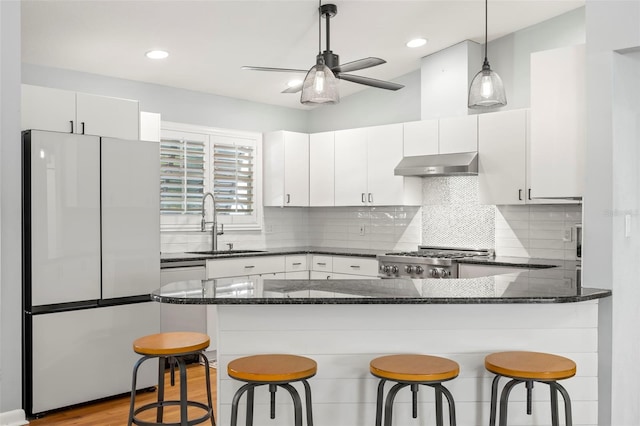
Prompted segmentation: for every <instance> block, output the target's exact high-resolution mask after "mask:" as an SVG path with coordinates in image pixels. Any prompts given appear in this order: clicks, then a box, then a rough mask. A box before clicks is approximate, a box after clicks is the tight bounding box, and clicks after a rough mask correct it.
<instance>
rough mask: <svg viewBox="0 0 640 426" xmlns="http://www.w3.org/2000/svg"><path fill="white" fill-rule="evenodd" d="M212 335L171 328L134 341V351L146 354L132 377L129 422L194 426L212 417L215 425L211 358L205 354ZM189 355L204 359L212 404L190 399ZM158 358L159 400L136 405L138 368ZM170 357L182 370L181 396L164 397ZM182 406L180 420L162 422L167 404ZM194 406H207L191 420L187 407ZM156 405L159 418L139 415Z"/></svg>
mask: <svg viewBox="0 0 640 426" xmlns="http://www.w3.org/2000/svg"><path fill="white" fill-rule="evenodd" d="M209 342H210V341H209V336H207V335H206V334H202V333H193V332H171V333H158V334H151V335H148V336H144V337H140V338H139V339H136V340H135V341H134V342H133V350H134V352H136V353H138V354H140V355H143V356H142V358H140V359H139V360H138V361H137V362H136V364H135V366H134V367H133V379H132V384H131V406H130V408H129V422H128V425H129V426H131V425H132V424H136V425H141V426H151V425H169V426H192V425H197V424H200V423H202V422H205V421H206V420H209V419H210V420H211V425H212V426H215V424H216V423H215V419H214V417H213V400H212V398H211V379H210V378H209V360H208V359H207V357H206V355H205V354H204V350H205V349H206V348H207V347H208V346H209ZM190 355H198V356H199V357H200V359H201V361H202V362H203V363H204V369H205V380H206V386H207V399H208V402H209V404H208V405H206V404H203V403H201V402H198V401H189V400H188V399H187V367H186V363H185V361H184V357H186V356H190ZM152 358H158V400H157V401H156V402H152V403H149V404H145V405H143V406H141V407H139V408H137V409H134V408H135V399H136V381H137V376H138V368H140V366H141V365H142V363H144V362H145V361H146V360H148V359H152ZM167 361H169V362H171V363H176V364H177V365H178V369H179V371H180V399H179V400H169V401H165V400H164V374H165V368H166V363H167ZM175 405H177V406H179V407H180V422H178V423H163V416H164V407H167V406H175ZM188 407H195V408H196V409H199V410H204V414H202V415H201V416H200V417H198V418H195V419H192V420H189V418H188V415H187V408H188ZM154 408H155V409H156V422H148V421H144V420H141V419H139V418H138V415H139V414H140V413H142V412H145V411H147V410H151V409H154Z"/></svg>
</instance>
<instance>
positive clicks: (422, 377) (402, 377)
mask: <svg viewBox="0 0 640 426" xmlns="http://www.w3.org/2000/svg"><path fill="white" fill-rule="evenodd" d="M369 370H370V371H371V374H373V375H374V376H376V377H380V378H381V379H387V380H393V381H399V382H444V381H446V380H451V379H454V378H456V377H457V376H458V374H459V373H460V366H459V365H458V363H457V362H455V361H452V360H450V359H447V358H440V357H437V356H431V355H410V354H406V355H405V354H400V355H388V356H383V357H379V358H376V359H374V360H372V361H371V363H370V364H369Z"/></svg>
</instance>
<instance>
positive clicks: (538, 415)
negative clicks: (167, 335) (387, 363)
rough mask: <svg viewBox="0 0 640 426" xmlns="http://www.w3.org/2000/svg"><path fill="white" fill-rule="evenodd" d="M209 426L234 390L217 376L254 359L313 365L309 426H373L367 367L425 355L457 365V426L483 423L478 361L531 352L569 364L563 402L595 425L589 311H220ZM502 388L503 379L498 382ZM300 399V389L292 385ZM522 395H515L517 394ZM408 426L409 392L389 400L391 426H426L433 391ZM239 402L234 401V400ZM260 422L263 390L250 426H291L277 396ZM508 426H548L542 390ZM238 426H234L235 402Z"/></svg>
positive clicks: (502, 307)
mask: <svg viewBox="0 0 640 426" xmlns="http://www.w3.org/2000/svg"><path fill="white" fill-rule="evenodd" d="M218 318H219V322H218V368H219V374H218V406H219V411H218V421H219V424H227V423H228V421H229V417H230V412H231V404H230V403H231V399H232V397H233V393H234V392H235V390H236V389H237V388H238V387H239V386H240V384H241V383H240V382H237V381H235V380H232V379H230V378H229V377H228V376H227V374H226V366H227V364H228V362H229V361H231V360H232V359H234V358H236V357H240V356H245V355H253V354H257V353H295V354H300V355H304V356H308V357H310V358H313V359H315V360H316V361H317V362H318V374H317V375H316V376H315V377H313V378H312V379H311V380H310V384H311V388H312V392H313V410H314V423H315V424H318V425H322V424H327V425H328V424H330V425H332V426H360V425H362V426H365V425H372V424H374V422H375V398H376V387H377V379H375V378H374V377H373V376H371V374H370V373H369V361H370V360H371V359H373V358H375V357H376V356H380V355H385V354H390V353H429V354H433V355H438V356H445V357H449V358H451V359H454V360H456V361H457V362H458V363H459V364H460V368H461V372H460V376H459V377H458V378H456V379H454V380H452V381H450V382H448V384H447V386H448V387H449V389H450V390H451V391H452V393H453V395H454V399H455V400H456V408H457V418H458V425H459V426H465V425H469V426H472V425H483V424H487V423H488V416H489V400H490V390H491V380H492V375H491V374H490V373H488V372H486V371H485V369H484V356H485V355H486V354H488V353H490V352H494V351H501V350H535V351H543V352H551V353H556V354H559V355H564V356H567V357H570V358H571V359H573V360H574V361H576V363H577V365H578V374H577V375H576V377H574V378H572V379H568V380H565V381H563V384H564V385H565V387H566V388H567V390H568V391H569V393H570V395H571V397H572V406H573V411H574V425H576V426H577V425H595V424H597V402H598V398H597V380H598V379H597V362H598V356H597V340H598V335H597V319H598V304H597V302H596V301H591V302H582V303H567V304H491V305H244V306H243V305H220V306H218ZM503 382H506V379H503ZM296 386H297V387H298V388H299V389H300V390H301V389H302V388H301V386H298V385H296ZM521 387H522V389H520V388H521ZM419 399H420V401H421V402H420V408H419V416H418V419H412V418H411V404H410V392H408V391H405V390H403V391H401V392H400V393H399V394H398V396H397V398H396V408H395V411H394V424H402V425H409V426H413V425H416V426H418V425H419V426H422V425H428V424H433V422H434V420H435V418H434V404H433V391H432V390H431V389H430V388H427V387H421V391H420V393H419ZM243 401H244V399H243ZM276 401H277V415H276V419H275V420H269V418H268V416H269V413H268V407H269V396H268V392H267V391H266V389H259V390H257V391H256V408H255V422H254V424H256V425H261V424H268V425H273V426H280V425H291V424H293V409H292V404H291V400H290V397H289V396H288V394H287V393H286V392H283V391H279V392H278V393H277V398H276ZM511 401H512V402H511V403H510V406H509V425H523V426H525V425H526V426H533V425H540V424H550V414H549V390H548V387H547V386H545V385H542V384H536V386H535V388H534V407H533V415H531V416H527V415H526V412H525V392H524V386H523V385H519V386H517V387H516V388H514V390H513V391H512V393H511ZM241 405H242V406H241V408H240V418H239V422H240V423H239V424H244V412H245V411H244V402H243V403H242V404H241Z"/></svg>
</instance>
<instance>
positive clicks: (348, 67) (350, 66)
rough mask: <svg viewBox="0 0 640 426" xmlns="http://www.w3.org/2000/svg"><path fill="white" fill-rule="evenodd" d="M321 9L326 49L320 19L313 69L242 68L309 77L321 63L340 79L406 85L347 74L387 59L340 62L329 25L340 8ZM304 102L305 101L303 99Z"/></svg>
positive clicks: (291, 90)
mask: <svg viewBox="0 0 640 426" xmlns="http://www.w3.org/2000/svg"><path fill="white" fill-rule="evenodd" d="M318 9H319V11H320V15H319V18H320V17H324V18H326V21H327V25H326V38H327V39H326V49H325V50H324V51H321V49H322V47H321V46H320V44H321V40H322V32H321V28H322V25H321V24H320V19H318V21H319V22H318V30H319V31H318V32H319V34H318V55H317V56H316V65H315V66H314V67H312V68H311V70H303V69H291V68H270V67H254V66H243V67H242V69H244V70H253V71H275V72H289V73H291V72H299V73H307V78H308V77H309V74H311V72H312V71H314V68H316V67H317V66H319V65H320V64H324V65H326V67H328V68H329V69H330V70H331V72H332V73H333V76H335V78H338V79H340V80H346V81H350V82H352V83H358V84H364V85H366V86H371V87H376V88H380V89H387V90H398V89H402V88H403V87H404V86H403V85H402V84H398V83H392V82H390V81H384V80H377V79H375V78H371V77H364V76H360V75H353V74H346V73H348V72H352V71H358V70H361V69H365V68H371V67H374V66H376V65H381V64H384V63H386V62H387V61H385V60H384V59H380V58H373V57H369V58H363V59H358V60H356V61H352V62H347V63H346V64H342V65H341V64H340V59H339V56H338V55H336V54H335V53H333V52H332V51H331V49H330V25H329V21H330V19H331V18H332V17H334V16H335V15H336V14H337V13H338V8H337V6H336V5H335V4H324V5H323V4H321V5H320V7H319V8H318ZM306 81H307V79H305V82H306ZM304 85H305V84H304V83H300V84H298V85H295V86H293V87H290V88H288V89H285V90H283V91H282V93H296V92H299V91H301V90H303V86H304ZM303 97H304V92H303ZM336 102H337V101H334V102H332V103H336ZM303 103H305V102H304V101H303Z"/></svg>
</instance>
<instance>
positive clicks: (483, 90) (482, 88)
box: [469, 58, 507, 108]
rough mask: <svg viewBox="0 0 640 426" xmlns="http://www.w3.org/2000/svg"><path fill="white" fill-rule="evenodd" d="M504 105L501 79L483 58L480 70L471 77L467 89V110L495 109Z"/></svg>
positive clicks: (505, 98) (505, 96) (505, 100)
mask: <svg viewBox="0 0 640 426" xmlns="http://www.w3.org/2000/svg"><path fill="white" fill-rule="evenodd" d="M506 104H507V95H506V94H505V92H504V85H503V84H502V79H501V78H500V76H499V75H498V74H497V73H496V72H495V71H493V70H492V69H491V67H490V66H489V61H488V60H487V58H485V59H484V64H483V65H482V70H481V71H480V72H479V73H478V74H476V76H475V77H473V80H472V81H471V86H470V87H469V108H496V107H502V106H505V105H506Z"/></svg>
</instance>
